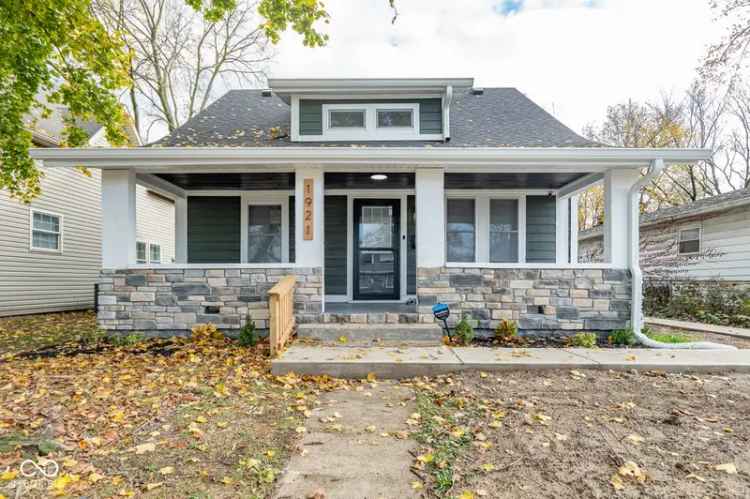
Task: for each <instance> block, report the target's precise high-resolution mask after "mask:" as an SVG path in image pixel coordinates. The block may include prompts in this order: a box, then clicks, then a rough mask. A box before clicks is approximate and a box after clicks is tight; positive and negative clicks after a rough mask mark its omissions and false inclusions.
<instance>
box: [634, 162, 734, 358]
mask: <svg viewBox="0 0 750 499" xmlns="http://www.w3.org/2000/svg"><path fill="white" fill-rule="evenodd" d="M662 170H664V160H662V159H656V160H654V161H652V162H651V166H650V167H649V169H648V171H647V172H646V174H645V175H644V176H643V177H641V178H640V180H638V182H636V183H635V184H633V186H632V187H631V188H630V198H629V202H630V207H629V208H630V209H629V210H628V211H629V214H628V233H629V234H630V240H629V242H630V251H629V257H630V258H629V259H630V274H631V276H632V281H633V282H632V287H633V291H632V303H631V307H630V325H631V327H632V328H633V332H634V333H635V337H636V339H637V340H638V342H639V343H640V344H642V345H643V346H646V347H649V348H668V349H681V350H684V349H687V350H736V348H735V347H733V346H731V345H722V344H720V343H711V342H707V341H696V342H689V343H662V342H660V341H654V340H652V339H651V338H649V337H648V336H646V335H645V334H643V333H642V332H641V328H642V327H643V272H642V271H641V264H640V193H641V188H642V187H643V186H644V185H646V184H647V183H649V182H651V180H652V179H653V178H654V177H656V176H657V175H659V174H660V173H661V172H662Z"/></svg>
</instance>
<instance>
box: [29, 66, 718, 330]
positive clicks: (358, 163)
mask: <svg viewBox="0 0 750 499" xmlns="http://www.w3.org/2000/svg"><path fill="white" fill-rule="evenodd" d="M269 84H270V89H269V90H239V91H231V92H229V93H227V94H226V95H224V96H223V97H222V98H220V99H219V100H217V101H216V102H214V103H213V104H212V105H210V106H209V107H208V108H206V109H205V110H204V111H202V112H201V113H199V114H198V115H197V116H195V117H193V118H192V119H191V120H189V121H188V122H187V123H186V124H185V125H183V126H182V127H180V128H179V129H177V130H175V131H174V132H173V133H171V134H170V135H169V136H167V137H165V138H164V139H162V140H160V141H159V142H157V143H156V144H152V146H150V147H141V148H134V149H106V148H104V149H78V150H74V149H69V150H64V149H46V150H45V149H38V150H35V151H33V153H32V154H33V157H35V158H36V159H38V160H42V161H44V164H45V165H46V166H47V167H50V168H58V167H67V166H71V165H76V164H82V165H85V166H87V167H89V168H100V169H101V170H102V183H103V186H104V197H103V205H104V212H103V213H104V223H103V225H104V229H103V232H104V241H103V244H104V254H103V269H102V274H101V279H100V288H99V289H100V297H99V303H100V309H99V324H100V325H101V326H102V327H104V328H107V329H110V330H119V331H126V330H133V329H134V330H140V331H146V332H150V333H153V334H157V333H158V334H168V333H170V332H173V331H186V330H188V329H189V328H191V327H192V326H193V325H195V324H199V323H206V322H212V323H214V324H216V325H218V326H219V327H221V328H225V329H237V328H239V327H240V326H241V325H242V324H244V323H245V320H246V317H249V319H250V320H253V321H254V322H255V324H256V326H257V327H260V328H265V327H267V325H268V324H267V320H268V317H269V312H268V306H267V303H266V302H267V292H268V290H269V288H270V287H271V286H272V285H273V283H274V282H275V281H277V280H278V279H279V278H280V276H283V275H287V274H291V275H296V277H297V282H298V284H297V287H296V291H295V310H296V318H297V320H298V321H299V322H305V323H330V322H347V321H348V322H358V323H373V324H376V325H377V327H378V328H387V326H388V323H400V326H399V327H402V328H406V329H409V328H411V329H409V330H410V331H413V333H414V334H415V335H418V334H419V331H420V328H419V327H415V326H412V325H411V324H410V323H415V322H419V323H423V324H432V323H433V321H434V319H433V316H432V313H431V308H432V306H433V305H434V304H435V303H437V302H445V303H447V304H449V306H450V308H451V310H452V316H451V318H452V319H453V320H455V319H456V318H459V317H461V316H462V315H467V316H470V317H472V318H473V319H475V320H476V321H477V323H478V325H479V327H481V328H492V327H495V326H496V325H497V324H498V323H499V322H500V320H502V319H510V320H515V321H518V325H519V327H520V328H521V329H522V330H524V331H531V332H542V333H544V332H550V331H575V330H580V329H587V330H595V331H608V330H611V329H617V328H622V327H624V326H626V325H627V324H628V323H629V322H632V323H633V325H634V327H640V295H639V293H640V285H637V284H636V285H631V284H632V283H633V282H634V281H635V282H636V283H640V271H639V269H638V261H637V258H636V259H635V261H633V260H632V259H631V258H630V255H631V253H632V254H634V255H636V257H637V254H638V245H637V240H638V237H637V225H634V226H633V227H634V229H635V231H634V232H631V231H628V230H626V228H627V227H628V222H629V217H630V213H632V211H631V207H632V206H633V203H635V202H637V198H638V196H637V193H638V189H637V187H639V185H640V180H639V179H640V178H641V173H640V172H641V169H642V168H649V167H650V168H651V169H652V172H653V173H654V174H655V173H657V172H658V171H659V170H660V169H661V168H662V167H663V165H664V164H670V163H680V164H684V163H691V162H695V161H699V160H702V159H706V158H708V157H709V155H710V153H709V152H708V151H706V150H691V149H624V148H609V147H602V146H601V145H600V144H596V143H592V142H590V141H588V140H586V139H584V138H582V137H580V136H579V135H577V134H576V133H574V132H573V131H571V130H570V129H569V128H567V127H565V126H564V125H563V124H561V123H560V122H559V121H557V120H556V119H555V118H554V117H553V116H551V115H550V114H548V113H547V112H545V111H544V110H543V109H542V108H540V107H539V106H537V105H536V104H534V103H533V102H532V101H530V100H529V99H528V98H527V97H526V96H524V95H523V94H522V93H521V92H519V91H518V90H516V89H514V88H485V89H481V88H476V87H475V86H474V82H473V79H471V78H458V79H455V78H454V79H434V78H411V79H271V80H269ZM646 180H647V179H646ZM600 181H603V182H604V192H605V197H606V204H607V213H608V217H607V220H608V222H607V227H606V230H605V234H606V235H605V253H606V255H607V261H608V263H604V264H599V263H596V264H580V263H578V261H577V257H576V256H575V250H574V248H576V247H577V245H576V244H575V238H576V236H577V232H578V231H577V229H576V228H575V219H576V217H575V216H574V214H575V213H576V195H577V193H579V192H581V191H583V190H585V189H587V188H588V187H590V186H591V185H592V184H593V183H596V182H600ZM644 181H645V180H644ZM136 185H145V186H148V187H149V188H151V189H154V190H156V191H157V192H163V193H168V194H170V195H172V196H175V203H176V204H175V207H176V213H175V214H176V233H177V240H176V248H175V252H176V257H175V259H176V262H175V263H173V264H160V265H156V264H143V263H138V262H137V255H136V253H135V246H134V242H135V237H136V236H135V234H136V220H135V217H134V216H133V206H134V204H135V203H136V195H135V191H136ZM631 191H632V192H631ZM633 192H634V193H635V194H633ZM571 214H573V216H571ZM571 234H572V240H571ZM414 302H416V305H413V303H414ZM633 303H635V305H634V306H632V307H631V304H633ZM397 325H398V324H397ZM326 327H327V326H326ZM428 327H436V326H428Z"/></svg>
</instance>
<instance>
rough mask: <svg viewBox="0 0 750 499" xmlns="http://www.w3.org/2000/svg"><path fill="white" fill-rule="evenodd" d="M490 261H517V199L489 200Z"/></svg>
mask: <svg viewBox="0 0 750 499" xmlns="http://www.w3.org/2000/svg"><path fill="white" fill-rule="evenodd" d="M490 262H494V263H516V262H518V200H517V199H491V200H490Z"/></svg>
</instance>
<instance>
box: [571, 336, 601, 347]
mask: <svg viewBox="0 0 750 499" xmlns="http://www.w3.org/2000/svg"><path fill="white" fill-rule="evenodd" d="M570 344H571V345H572V346H574V347H580V348H594V347H595V346H596V333H576V334H575V335H574V336H573V337H572V338H571V339H570Z"/></svg>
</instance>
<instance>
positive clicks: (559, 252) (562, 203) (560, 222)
mask: <svg viewBox="0 0 750 499" xmlns="http://www.w3.org/2000/svg"><path fill="white" fill-rule="evenodd" d="M556 204H557V206H556V210H555V214H556V218H557V230H556V231H555V242H556V248H555V263H557V264H558V265H562V264H566V263H569V258H570V255H569V251H568V250H569V248H570V237H571V232H570V219H569V218H568V217H569V216H570V210H569V209H568V206H569V201H568V198H562V199H561V198H559V197H558V198H557V200H556Z"/></svg>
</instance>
